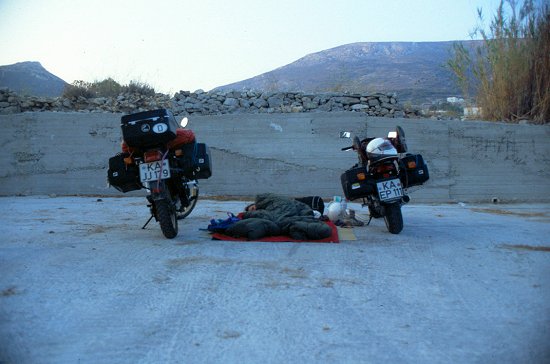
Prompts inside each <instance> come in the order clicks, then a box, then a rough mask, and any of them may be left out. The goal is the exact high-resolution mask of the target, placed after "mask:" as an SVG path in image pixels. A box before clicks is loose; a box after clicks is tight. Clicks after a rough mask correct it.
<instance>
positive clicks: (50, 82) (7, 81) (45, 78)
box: [0, 62, 67, 97]
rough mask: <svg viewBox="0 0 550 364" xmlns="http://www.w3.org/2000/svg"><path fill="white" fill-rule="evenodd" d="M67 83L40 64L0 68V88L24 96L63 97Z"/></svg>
mask: <svg viewBox="0 0 550 364" xmlns="http://www.w3.org/2000/svg"><path fill="white" fill-rule="evenodd" d="M65 85H67V82H65V81H63V80H62V79H61V78H59V77H57V76H55V75H53V74H51V73H50V72H48V71H47V70H46V69H45V68H44V67H42V65H41V64H40V63H39V62H19V63H15V64H11V65H7V66H0V87H7V88H9V89H10V90H13V91H16V92H17V93H19V94H22V95H32V96H48V97H57V96H61V94H62V93H63V89H64V88H65Z"/></svg>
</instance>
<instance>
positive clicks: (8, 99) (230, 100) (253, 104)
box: [0, 88, 418, 118]
mask: <svg viewBox="0 0 550 364" xmlns="http://www.w3.org/2000/svg"><path fill="white" fill-rule="evenodd" d="M156 108H169V109H171V110H172V111H173V112H174V114H175V115H222V114H240V113H245V114H249V113H250V114H261V113H267V114H273V113H304V112H340V111H350V112H360V113H364V114H365V115H368V116H383V117H390V118H392V117H418V112H417V111H409V110H404V109H403V107H402V106H401V105H400V104H399V103H398V101H397V98H396V96H395V95H394V94H380V93H377V94H368V95H367V94H338V93H332V94H304V93H299V92H284V93H283V92H277V93H269V92H256V91H246V92H236V91H231V92H222V91H209V92H204V91H200V90H199V91H195V92H188V91H180V92H178V93H176V94H175V95H174V96H172V97H171V96H169V95H164V94H156V95H154V96H142V95H139V94H121V95H119V96H117V97H97V98H84V97H72V98H65V97H57V98H47V97H36V96H22V95H18V94H17V93H15V92H13V91H10V90H9V89H6V88H3V89H0V114H16V113H21V112H28V111H32V112H35V111H57V112H71V111H77V112H92V113H101V112H109V113H133V112H139V111H145V110H151V109H156Z"/></svg>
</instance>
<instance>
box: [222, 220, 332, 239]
mask: <svg viewBox="0 0 550 364" xmlns="http://www.w3.org/2000/svg"><path fill="white" fill-rule="evenodd" d="M325 224H327V225H328V226H330V228H331V229H332V235H331V236H329V237H328V238H325V239H321V240H296V239H292V238H291V237H290V236H286V235H277V236H268V237H265V238H262V239H258V240H254V241H261V242H289V241H290V242H296V243H339V242H340V240H339V239H338V229H337V228H336V225H334V224H333V223H332V222H331V221H325ZM212 239H213V240H226V241H248V239H246V238H234V237H232V236H229V235H224V234H220V233H213V234H212Z"/></svg>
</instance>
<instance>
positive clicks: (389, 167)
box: [376, 164, 395, 173]
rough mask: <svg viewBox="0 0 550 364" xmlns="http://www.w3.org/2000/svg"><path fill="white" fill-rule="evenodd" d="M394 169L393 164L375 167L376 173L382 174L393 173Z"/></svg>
mask: <svg viewBox="0 0 550 364" xmlns="http://www.w3.org/2000/svg"><path fill="white" fill-rule="evenodd" d="M394 169H395V167H394V165H393V164H383V165H380V166H377V167H376V172H377V173H384V172H389V171H393V170H394Z"/></svg>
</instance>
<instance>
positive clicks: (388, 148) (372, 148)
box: [367, 138, 397, 160]
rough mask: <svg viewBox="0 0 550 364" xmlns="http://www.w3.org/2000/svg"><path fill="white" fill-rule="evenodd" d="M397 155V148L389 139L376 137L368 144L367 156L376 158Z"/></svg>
mask: <svg viewBox="0 0 550 364" xmlns="http://www.w3.org/2000/svg"><path fill="white" fill-rule="evenodd" d="M396 155H397V150H396V149H395V147H394V146H393V144H392V143H391V142H390V141H389V140H388V139H384V138H375V139H373V140H371V141H370V142H369V144H368V145H367V156H368V157H369V158H370V159H373V160H376V159H380V158H384V157H391V156H396Z"/></svg>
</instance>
